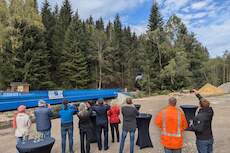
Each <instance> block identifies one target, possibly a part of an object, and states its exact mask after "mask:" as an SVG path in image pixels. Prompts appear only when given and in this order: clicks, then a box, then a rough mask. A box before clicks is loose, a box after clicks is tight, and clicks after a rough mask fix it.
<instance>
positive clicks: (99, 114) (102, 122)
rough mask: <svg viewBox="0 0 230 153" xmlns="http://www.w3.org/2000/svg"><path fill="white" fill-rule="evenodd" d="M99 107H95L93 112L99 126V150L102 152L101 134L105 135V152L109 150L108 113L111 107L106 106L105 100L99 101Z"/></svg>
mask: <svg viewBox="0 0 230 153" xmlns="http://www.w3.org/2000/svg"><path fill="white" fill-rule="evenodd" d="M97 102H98V105H96V106H93V107H92V110H93V111H95V112H96V125H97V143H98V149H99V150H102V141H101V134H102V131H103V133H104V150H108V149H109V146H108V116H107V111H108V110H109V109H110V106H109V105H107V104H104V99H102V98H100V99H98V101H97Z"/></svg>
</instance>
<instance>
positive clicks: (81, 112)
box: [13, 90, 213, 153]
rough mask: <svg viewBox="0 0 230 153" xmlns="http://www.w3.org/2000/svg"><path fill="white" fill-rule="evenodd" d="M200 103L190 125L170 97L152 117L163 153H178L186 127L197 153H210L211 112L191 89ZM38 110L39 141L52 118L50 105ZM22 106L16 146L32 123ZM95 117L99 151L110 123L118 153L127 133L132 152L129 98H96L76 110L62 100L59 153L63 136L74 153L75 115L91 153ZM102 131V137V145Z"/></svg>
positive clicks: (135, 112)
mask: <svg viewBox="0 0 230 153" xmlns="http://www.w3.org/2000/svg"><path fill="white" fill-rule="evenodd" d="M193 91H194V92H195V94H196V96H197V97H198V98H199V101H200V109H199V111H198V113H197V115H196V116H195V118H194V120H193V121H192V122H191V123H189V126H188V123H187V121H186V118H185V115H184V113H183V112H182V111H181V110H180V109H178V108H177V107H176V103H177V100H176V98H174V97H171V98H169V105H168V107H166V108H164V109H163V110H162V111H160V112H159V113H158V114H157V116H156V118H155V125H156V126H157V127H159V128H160V129H161V143H162V145H163V146H164V150H165V153H181V152H182V147H183V131H184V130H185V129H187V128H188V127H189V128H190V130H193V131H195V134H196V138H197V140H196V145H197V150H198V153H212V152H213V135H212V125H211V124H212V117H213V110H212V108H211V107H210V103H209V102H208V100H207V99H205V98H203V97H202V96H201V95H200V94H199V93H198V92H197V91H196V90H193ZM38 106H39V107H38V108H37V109H36V110H35V112H34V114H35V121H36V128H37V131H38V132H40V133H41V135H42V138H43V139H46V138H50V137H51V127H52V124H51V117H52V116H53V110H52V108H51V107H50V105H49V104H47V103H46V102H45V101H43V100H40V101H39V102H38ZM25 110H26V107H25V106H23V105H22V106H19V107H18V112H17V113H16V114H15V116H14V119H13V127H14V128H15V136H16V138H17V143H20V142H21V141H23V140H28V137H29V129H30V126H31V121H30V117H29V115H28V114H27V113H26V111H25ZM120 111H121V113H122V115H123V124H122V134H121V138H120V133H119V124H120V123H121V120H120ZM93 113H95V115H96V133H97V143H98V149H99V150H102V149H103V150H108V149H109V145H108V131H109V124H110V128H111V138H112V140H111V141H112V143H114V142H115V135H116V142H120V147H119V153H123V152H124V144H125V139H126V137H127V134H128V133H129V134H130V153H134V140H135V131H136V128H137V123H136V122H137V121H136V117H137V116H138V115H139V112H138V110H137V109H136V107H135V106H134V105H133V102H132V99H131V98H127V99H126V103H125V104H124V105H123V106H122V107H121V110H120V107H119V106H118V105H117V104H116V103H115V102H112V103H111V105H108V104H107V103H106V102H105V101H104V100H103V99H98V100H97V104H96V105H92V103H88V102H87V103H80V105H79V107H78V108H76V107H75V106H73V105H70V104H69V102H68V101H67V100H63V102H62V107H61V110H60V111H59V117H60V121H61V125H60V126H61V141H62V143H61V144H62V145H61V148H62V153H65V152H66V135H67V134H68V138H69V152H70V153H74V149H73V144H74V141H73V140H74V139H73V133H74V119H73V116H74V114H77V116H78V118H79V122H78V127H79V132H80V143H81V153H90V143H91V140H92V136H93V132H94V131H93V129H94V128H95V127H94V125H93V123H92V115H93ZM102 132H103V135H104V138H103V142H102V138H101V137H102Z"/></svg>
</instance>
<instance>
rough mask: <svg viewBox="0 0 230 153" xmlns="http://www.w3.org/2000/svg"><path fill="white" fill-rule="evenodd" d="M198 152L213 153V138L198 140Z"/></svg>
mask: <svg viewBox="0 0 230 153" xmlns="http://www.w3.org/2000/svg"><path fill="white" fill-rule="evenodd" d="M196 147H197V150H198V153H213V139H209V140H198V139H197V140H196Z"/></svg>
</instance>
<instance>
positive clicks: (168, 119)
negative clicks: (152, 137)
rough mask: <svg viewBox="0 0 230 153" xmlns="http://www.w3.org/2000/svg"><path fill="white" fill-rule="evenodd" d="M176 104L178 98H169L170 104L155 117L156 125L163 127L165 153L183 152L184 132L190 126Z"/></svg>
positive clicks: (162, 141) (162, 140)
mask: <svg viewBox="0 0 230 153" xmlns="http://www.w3.org/2000/svg"><path fill="white" fill-rule="evenodd" d="M176 104H177V100H176V98H174V97H171V98H169V105H168V106H167V107H166V108H165V109H163V110H162V111H160V112H159V113H158V114H157V116H156V118H155V124H156V126H157V127H159V128H160V129H161V143H162V145H163V146H164V150H165V153H181V152H182V147H183V135H182V133H183V131H184V130H185V129H186V128H187V127H188V124H187V121H186V118H185V115H184V113H183V112H182V111H181V110H179V109H178V108H177V107H176Z"/></svg>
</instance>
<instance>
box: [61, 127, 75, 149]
mask: <svg viewBox="0 0 230 153" xmlns="http://www.w3.org/2000/svg"><path fill="white" fill-rule="evenodd" d="M67 133H68V138H69V152H70V153H73V125H71V126H61V142H62V153H65V150H66V134H67Z"/></svg>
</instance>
